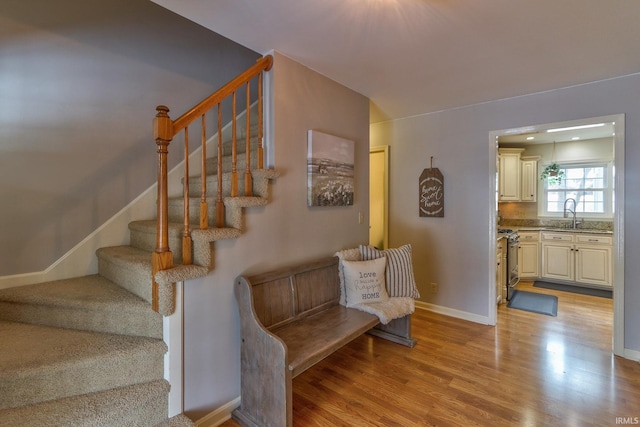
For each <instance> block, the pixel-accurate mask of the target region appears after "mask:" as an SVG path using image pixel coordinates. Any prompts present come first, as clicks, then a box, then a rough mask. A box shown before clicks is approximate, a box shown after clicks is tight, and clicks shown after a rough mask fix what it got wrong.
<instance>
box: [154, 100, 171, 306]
mask: <svg viewBox="0 0 640 427" xmlns="http://www.w3.org/2000/svg"><path fill="white" fill-rule="evenodd" d="M156 111H157V112H158V113H157V114H156V117H155V119H154V120H153V138H154V139H155V141H156V145H157V147H158V200H157V204H158V219H157V223H156V250H155V252H154V253H153V255H152V256H151V264H152V279H153V285H152V286H153V287H152V291H151V295H152V301H151V306H152V307H153V309H154V310H155V311H159V290H158V283H156V280H155V275H156V273H157V272H158V271H161V270H167V269H169V268H171V267H172V266H173V254H172V253H171V250H170V249H169V193H168V185H167V155H168V154H169V143H170V142H171V140H172V139H173V121H172V120H171V118H170V117H169V114H168V113H169V109H168V108H167V107H165V106H164V105H159V106H158V107H157V108H156Z"/></svg>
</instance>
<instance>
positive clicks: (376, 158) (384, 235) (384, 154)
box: [369, 145, 389, 249]
mask: <svg viewBox="0 0 640 427" xmlns="http://www.w3.org/2000/svg"><path fill="white" fill-rule="evenodd" d="M369 244H370V245H371V246H375V247H376V248H378V249H387V248H388V247H389V146H388V145H383V146H379V147H371V148H370V149H369Z"/></svg>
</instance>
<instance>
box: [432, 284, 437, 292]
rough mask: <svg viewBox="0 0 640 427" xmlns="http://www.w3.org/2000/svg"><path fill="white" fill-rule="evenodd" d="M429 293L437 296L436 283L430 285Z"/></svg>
mask: <svg viewBox="0 0 640 427" xmlns="http://www.w3.org/2000/svg"><path fill="white" fill-rule="evenodd" d="M431 293H432V294H437V293H438V284H437V283H432V284H431Z"/></svg>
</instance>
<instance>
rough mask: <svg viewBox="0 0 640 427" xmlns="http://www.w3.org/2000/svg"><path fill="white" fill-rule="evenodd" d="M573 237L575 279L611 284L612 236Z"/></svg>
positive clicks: (584, 281) (589, 282)
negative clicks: (574, 242)
mask: <svg viewBox="0 0 640 427" xmlns="http://www.w3.org/2000/svg"><path fill="white" fill-rule="evenodd" d="M575 237H576V245H575V257H576V281H577V282H580V283H588V284H591V285H603V286H613V266H612V264H613V262H612V259H613V257H612V246H613V245H612V243H613V238H611V237H609V236H594V235H576V236H575Z"/></svg>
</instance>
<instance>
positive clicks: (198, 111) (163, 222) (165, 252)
mask: <svg viewBox="0 0 640 427" xmlns="http://www.w3.org/2000/svg"><path fill="white" fill-rule="evenodd" d="M272 65H273V57H272V56H271V55H267V56H265V57H263V58H260V59H259V60H258V61H256V63H255V65H253V66H251V67H250V68H248V69H247V70H246V71H244V72H242V73H241V74H240V75H238V76H237V77H236V78H234V79H232V80H231V81H229V82H228V83H227V84H225V85H224V86H223V87H221V88H220V89H219V90H217V91H216V92H214V93H213V94H211V95H209V96H208V97H206V98H205V99H203V100H202V101H200V102H199V103H198V104H197V105H195V106H194V107H193V108H191V109H190V110H189V111H187V112H186V113H184V114H183V115H181V116H180V117H179V118H177V119H176V120H171V118H170V117H169V114H168V113H169V108H167V107H165V106H164V105H160V106H158V107H157V108H156V111H157V114H156V116H155V118H154V121H153V138H154V140H155V143H156V146H157V153H158V201H157V206H158V217H157V224H156V249H155V251H154V253H153V255H152V275H153V285H152V297H153V301H152V307H153V309H154V310H156V311H157V310H158V306H159V303H158V301H159V291H158V284H157V283H156V281H155V275H156V273H157V272H158V271H161V270H167V269H170V268H172V267H173V254H172V252H171V249H170V247H169V196H168V177H167V169H168V166H167V157H168V152H169V151H168V147H169V144H170V142H171V141H172V140H173V138H174V137H175V136H176V135H177V134H178V133H179V132H181V131H184V145H185V147H184V157H185V158H184V162H185V173H184V183H183V187H184V190H183V201H184V204H185V206H184V214H183V215H184V221H183V232H182V254H183V259H182V263H183V264H185V265H188V264H191V263H192V247H191V246H192V239H191V224H190V218H189V200H190V198H189V131H188V126H189V125H191V124H192V123H194V122H195V121H196V120H198V119H200V120H201V121H202V138H201V145H202V162H201V171H202V172H201V189H200V190H201V192H200V221H199V226H200V228H201V229H207V228H208V227H209V219H208V218H209V215H208V211H209V210H208V204H207V183H206V153H207V150H206V142H207V129H206V119H205V114H207V113H208V112H209V111H211V110H212V109H214V108H215V107H217V133H218V138H217V145H218V147H217V150H216V151H217V155H218V159H217V160H218V161H217V166H218V172H217V175H218V177H217V178H218V186H217V192H218V194H217V198H216V227H224V226H225V218H224V203H223V196H222V189H223V186H222V175H223V174H222V168H223V162H222V157H223V149H222V142H223V141H222V102H223V101H224V100H225V99H227V98H228V97H229V96H231V97H232V112H231V117H232V129H231V131H232V166H231V168H232V173H231V196H232V197H236V196H238V173H237V166H236V162H237V149H238V147H237V141H236V137H237V131H236V126H237V118H236V114H237V112H236V101H237V100H236V92H237V91H238V90H239V89H241V88H243V87H246V92H247V94H246V95H247V96H246V102H247V105H246V115H247V117H246V126H247V129H246V140H245V146H246V154H245V155H246V157H247V166H246V170H245V195H246V196H250V195H251V194H252V189H251V187H252V181H251V161H250V157H251V147H250V136H249V133H250V123H251V121H250V118H249V113H250V112H249V110H250V107H251V105H250V102H251V97H250V90H249V87H250V84H251V81H252V80H253V79H254V78H257V86H258V94H257V97H258V100H257V107H258V147H257V152H258V153H257V155H258V160H257V167H258V168H262V167H263V165H264V160H263V156H264V154H263V141H262V136H263V130H262V126H263V117H262V114H263V106H262V103H263V99H262V76H263V74H262V73H263V72H265V71H269V70H270V69H271V67H272Z"/></svg>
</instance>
